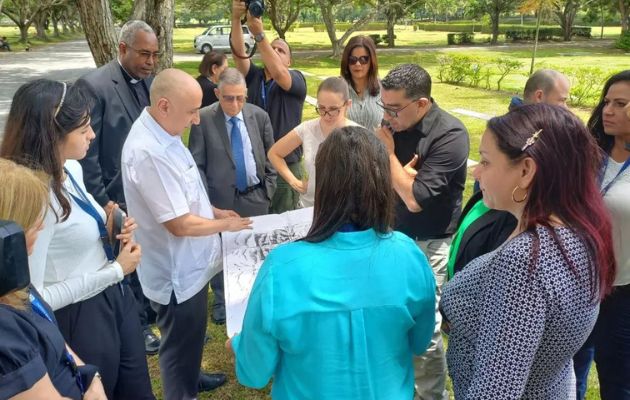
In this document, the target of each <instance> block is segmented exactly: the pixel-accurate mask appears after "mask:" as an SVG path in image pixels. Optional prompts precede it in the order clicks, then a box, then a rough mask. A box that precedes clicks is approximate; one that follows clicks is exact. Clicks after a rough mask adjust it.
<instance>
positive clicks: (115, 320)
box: [55, 285, 155, 400]
mask: <svg viewBox="0 0 630 400" xmlns="http://www.w3.org/2000/svg"><path fill="white" fill-rule="evenodd" d="M123 287H124V290H125V294H124V295H123V294H122V292H121V289H120V286H119V285H114V286H111V287H109V288H107V289H105V290H104V291H103V292H101V293H99V294H97V295H96V296H94V297H92V298H90V299H87V300H84V301H81V302H79V303H75V304H70V305H68V306H66V307H64V308H62V309H60V310H57V311H55V317H56V318H57V322H58V324H59V330H60V331H61V333H62V335H63V337H64V338H65V339H66V342H67V343H68V345H69V346H70V348H72V350H74V352H75V353H76V354H77V355H78V356H79V357H80V358H81V359H82V360H83V361H84V362H86V363H88V364H93V365H96V366H98V368H99V371H100V373H101V376H102V380H103V386H104V388H105V393H106V395H107V398H108V399H116V400H125V399H129V400H135V399H155V397H154V396H153V392H152V390H151V380H150V378H149V370H148V368H147V358H146V355H145V350H144V339H143V337H142V330H141V328H140V320H139V318H138V313H137V312H136V307H137V305H136V300H135V299H134V297H133V294H132V293H131V291H130V290H129V287H128V286H127V285H123Z"/></svg>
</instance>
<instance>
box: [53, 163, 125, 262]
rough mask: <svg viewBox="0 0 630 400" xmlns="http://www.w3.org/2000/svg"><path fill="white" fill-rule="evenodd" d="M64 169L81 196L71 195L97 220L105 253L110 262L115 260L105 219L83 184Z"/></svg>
mask: <svg viewBox="0 0 630 400" xmlns="http://www.w3.org/2000/svg"><path fill="white" fill-rule="evenodd" d="M63 170H64V171H65V172H66V175H68V178H70V181H71V182H72V185H73V186H74V189H75V190H76V191H77V193H79V196H80V197H79V196H76V195H74V194H73V193H70V196H72V198H73V199H74V201H75V202H76V203H77V204H78V205H79V207H81V209H83V211H85V212H86V213H87V214H88V215H89V216H90V217H92V218H93V219H94V221H96V224H97V225H98V231H99V233H100V236H101V244H102V245H103V250H104V251H105V255H106V256H107V259H108V260H109V262H110V263H111V262H114V250H112V245H111V243H110V242H109V234H108V233H107V227H105V223H104V222H103V219H102V218H101V216H100V214H99V213H98V211H96V208H95V207H94V206H93V205H92V203H91V202H90V200H89V199H88V197H87V195H86V194H85V192H83V189H81V186H79V185H78V184H77V182H76V181H75V180H74V178H73V177H72V175H71V174H70V172H68V170H67V169H65V168H64V169H63Z"/></svg>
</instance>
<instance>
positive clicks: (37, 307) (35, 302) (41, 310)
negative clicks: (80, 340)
mask: <svg viewBox="0 0 630 400" xmlns="http://www.w3.org/2000/svg"><path fill="white" fill-rule="evenodd" d="M28 298H29V300H30V302H31V308H32V309H33V312H34V313H35V314H37V315H39V316H40V317H42V318H44V319H45V320H47V321H48V322H50V323H51V324H53V325H55V328H57V325H56V324H55V322H54V321H53V319H52V317H51V316H50V314H48V311H47V310H46V308H45V307H44V305H43V304H42V302H41V301H40V300H39V299H38V298H37V297H35V296H33V293H29V295H28ZM63 356H64V358H65V359H66V364H67V365H68V367H70V370H71V371H72V376H73V377H74V379H75V380H76V381H77V386H79V390H80V391H81V395H83V394H85V388H84V387H83V380H82V379H81V374H80V373H79V369H78V367H77V363H76V361H74V357H72V354H70V352H69V351H68V349H67V348H66V347H65V342H64V348H63Z"/></svg>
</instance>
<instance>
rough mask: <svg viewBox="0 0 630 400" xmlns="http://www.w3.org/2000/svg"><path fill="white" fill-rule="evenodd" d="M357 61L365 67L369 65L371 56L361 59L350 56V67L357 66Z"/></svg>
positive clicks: (361, 57)
mask: <svg viewBox="0 0 630 400" xmlns="http://www.w3.org/2000/svg"><path fill="white" fill-rule="evenodd" d="M357 61H358V62H359V64H361V65H365V64H367V63H368V62H369V61H370V56H360V57H355V56H350V57H348V62H349V63H350V65H354V64H356V63H357Z"/></svg>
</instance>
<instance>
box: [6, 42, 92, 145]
mask: <svg viewBox="0 0 630 400" xmlns="http://www.w3.org/2000/svg"><path fill="white" fill-rule="evenodd" d="M93 68H95V64H94V60H93V59H92V53H90V49H89V47H88V45H87V42H86V41H85V40H76V41H70V42H62V43H58V44H55V45H52V46H47V47H41V48H37V49H35V50H32V51H29V52H2V53H0V136H1V135H2V133H3V132H4V124H5V120H6V117H7V115H8V114H9V107H10V106H11V99H12V98H13V94H14V93H15V91H16V90H17V89H18V87H20V86H21V85H22V84H23V83H25V82H28V81H30V80H33V79H36V78H49V79H56V80H64V81H72V80H75V79H76V78H78V77H79V76H81V75H83V74H84V73H86V72H87V71H89V70H91V69H93Z"/></svg>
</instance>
